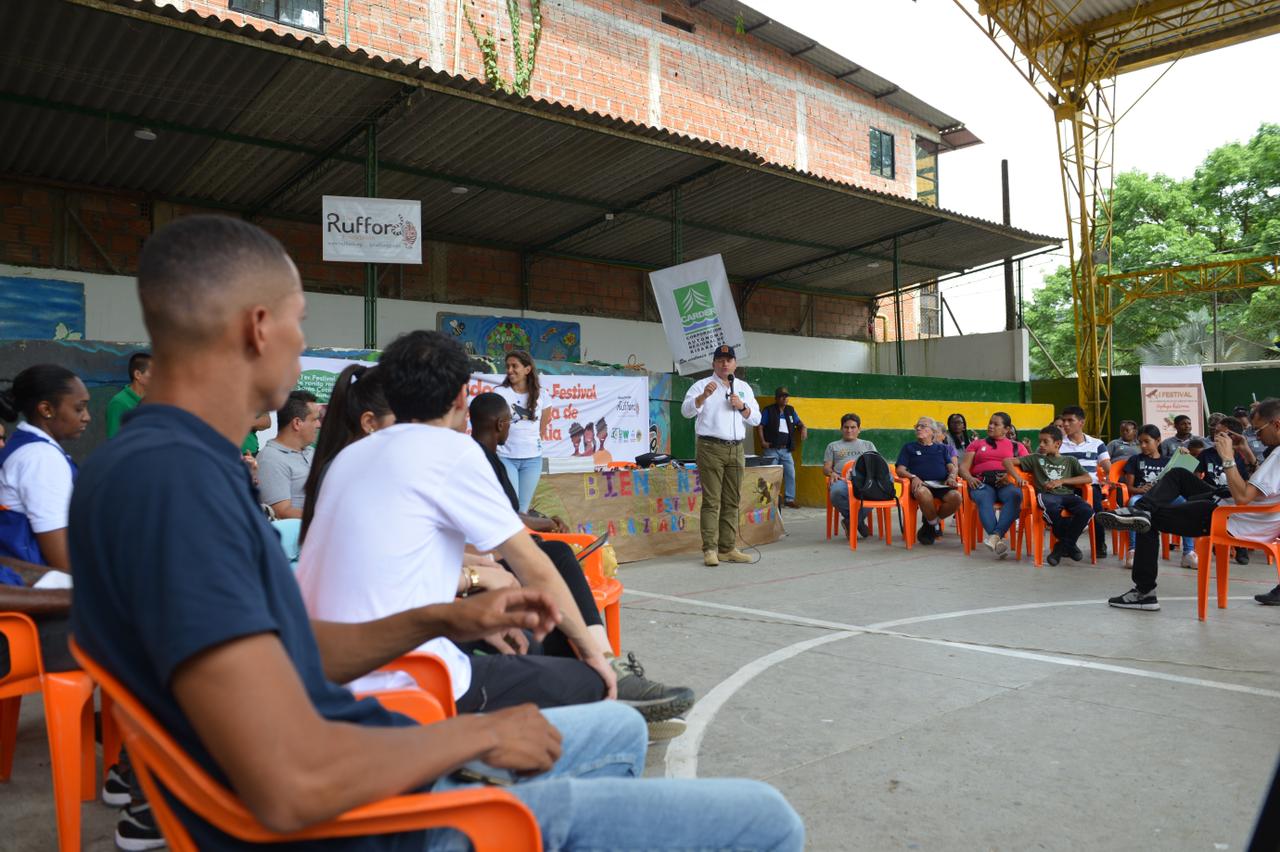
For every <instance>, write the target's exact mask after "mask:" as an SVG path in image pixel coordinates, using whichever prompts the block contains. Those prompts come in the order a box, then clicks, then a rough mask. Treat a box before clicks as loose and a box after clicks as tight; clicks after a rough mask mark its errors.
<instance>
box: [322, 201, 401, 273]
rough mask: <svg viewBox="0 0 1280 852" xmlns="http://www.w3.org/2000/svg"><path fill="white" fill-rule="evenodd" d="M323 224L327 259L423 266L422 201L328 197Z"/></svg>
mask: <svg viewBox="0 0 1280 852" xmlns="http://www.w3.org/2000/svg"><path fill="white" fill-rule="evenodd" d="M320 221H321V229H320V230H321V233H322V234H323V246H324V255H323V256H324V259H325V260H338V261H348V262H351V263H422V241H421V240H419V239H418V235H419V234H420V233H421V232H422V202H420V201H401V200H399V199H393V198H358V197H352V196H346V195H326V196H324V204H323V209H322V213H321V220H320Z"/></svg>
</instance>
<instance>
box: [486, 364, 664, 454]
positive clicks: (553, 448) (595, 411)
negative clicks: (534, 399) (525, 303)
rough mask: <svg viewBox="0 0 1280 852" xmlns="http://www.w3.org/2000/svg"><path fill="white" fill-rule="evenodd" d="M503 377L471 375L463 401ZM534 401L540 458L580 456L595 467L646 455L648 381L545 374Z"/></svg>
mask: <svg viewBox="0 0 1280 852" xmlns="http://www.w3.org/2000/svg"><path fill="white" fill-rule="evenodd" d="M505 378H506V377H505V376H497V375H473V376H472V377H471V383H470V384H469V385H467V399H468V400H470V399H471V397H474V396H477V395H478V394H482V393H486V392H488V391H492V390H493V389H494V388H496V387H497V386H498V385H500V384H502V382H503V379H505ZM539 378H540V380H541V382H542V389H541V392H540V393H539V397H538V415H537V417H538V421H539V423H540V425H541V428H542V454H543V455H544V456H547V457H549V458H567V457H571V456H580V457H587V458H591V459H593V461H594V462H595V463H596V464H606V463H608V462H610V461H634V460H635V457H636V456H638V455H640V454H641V453H647V452H649V379H648V377H647V376H635V377H633V376H554V375H548V374H547V373H543V374H542V375H541V376H540V377H539Z"/></svg>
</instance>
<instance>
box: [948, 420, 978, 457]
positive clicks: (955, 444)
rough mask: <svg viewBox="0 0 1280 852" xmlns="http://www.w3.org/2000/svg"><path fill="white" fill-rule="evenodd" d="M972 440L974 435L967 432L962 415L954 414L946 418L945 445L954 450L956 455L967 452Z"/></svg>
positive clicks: (967, 427)
mask: <svg viewBox="0 0 1280 852" xmlns="http://www.w3.org/2000/svg"><path fill="white" fill-rule="evenodd" d="M973 439H974V435H973V433H972V432H970V431H969V424H968V422H966V421H965V419H964V415H963V414H959V413H956V414H952V415H951V416H950V417H948V418H947V433H946V443H947V444H949V445H950V446H951V447H952V448H954V449H955V451H956V453H957V454H963V453H964V452H965V451H966V450H968V449H969V445H970V444H972V443H973Z"/></svg>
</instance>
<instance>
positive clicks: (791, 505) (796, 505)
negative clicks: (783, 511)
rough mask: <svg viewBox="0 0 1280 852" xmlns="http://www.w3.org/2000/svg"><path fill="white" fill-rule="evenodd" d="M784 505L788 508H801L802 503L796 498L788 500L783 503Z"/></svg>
mask: <svg viewBox="0 0 1280 852" xmlns="http://www.w3.org/2000/svg"><path fill="white" fill-rule="evenodd" d="M782 505H784V506H786V507H787V508H788V509H799V508H800V504H799V503H797V502H796V501H795V500H788V501H787V502H785V503H783V504H782Z"/></svg>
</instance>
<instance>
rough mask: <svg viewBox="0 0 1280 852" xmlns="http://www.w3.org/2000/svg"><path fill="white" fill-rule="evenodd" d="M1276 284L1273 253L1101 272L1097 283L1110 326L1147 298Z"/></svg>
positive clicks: (1277, 261)
mask: <svg viewBox="0 0 1280 852" xmlns="http://www.w3.org/2000/svg"><path fill="white" fill-rule="evenodd" d="M1273 284H1280V255H1274V254H1271V255H1263V256H1261V257H1250V258H1244V259H1241V260H1222V261H1218V262H1217V263H1198V264H1196V265H1194V266H1167V267H1164V268H1162V269H1142V270H1138V271H1137V272H1123V273H1119V274H1116V275H1101V276H1099V277H1098V286H1099V287H1100V288H1101V290H1102V293H1103V301H1104V303H1105V304H1107V305H1108V306H1109V307H1108V308H1107V310H1106V311H1105V312H1103V314H1102V315H1101V316H1100V317H1099V319H1100V320H1102V321H1103V322H1105V323H1106V324H1107V325H1110V324H1111V323H1113V322H1115V318H1116V317H1117V316H1118V315H1119V314H1120V312H1121V311H1123V310H1124V309H1125V308H1128V307H1130V306H1132V305H1135V304H1137V303H1138V302H1140V301H1142V300H1144V299H1163V298H1166V297H1169V296H1195V295H1198V294H1203V293H1223V292H1228V291H1231V290H1256V289H1258V288H1259V287H1267V286H1270V285H1273Z"/></svg>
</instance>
